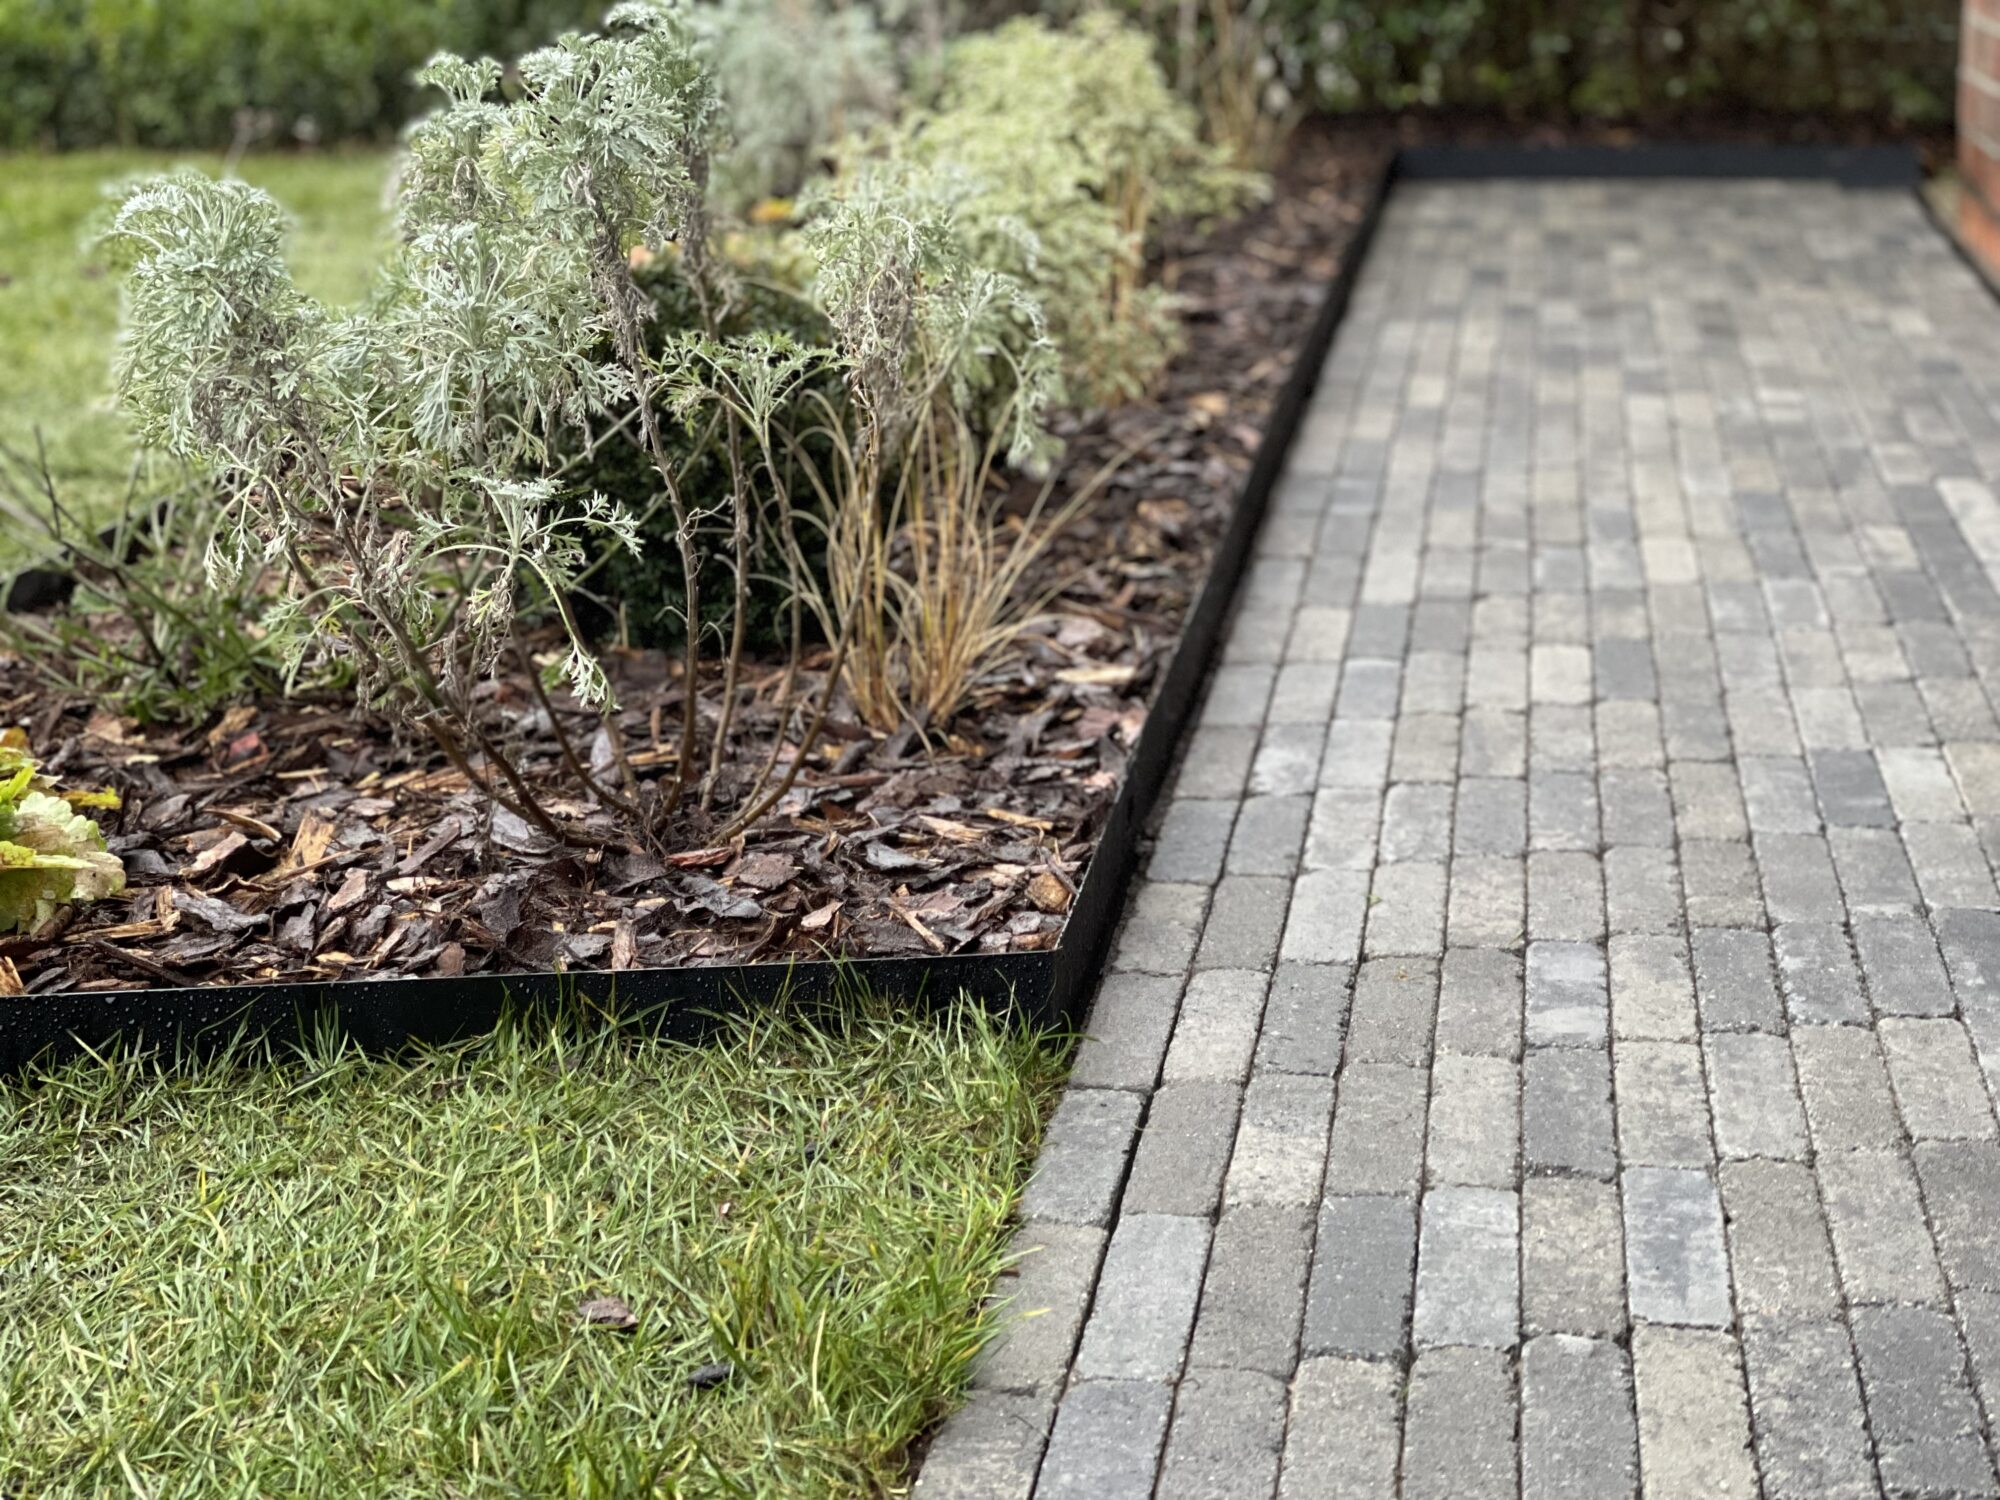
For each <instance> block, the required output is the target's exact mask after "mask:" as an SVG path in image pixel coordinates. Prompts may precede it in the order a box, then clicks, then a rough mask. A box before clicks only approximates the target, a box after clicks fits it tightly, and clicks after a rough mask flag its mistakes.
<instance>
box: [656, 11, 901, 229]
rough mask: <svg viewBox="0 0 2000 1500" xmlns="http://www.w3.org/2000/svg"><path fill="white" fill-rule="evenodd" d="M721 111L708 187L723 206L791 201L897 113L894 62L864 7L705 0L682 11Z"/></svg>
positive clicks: (887, 45)
mask: <svg viewBox="0 0 2000 1500" xmlns="http://www.w3.org/2000/svg"><path fill="white" fill-rule="evenodd" d="M687 17H688V24H689V25H690V27H692V29H693V31H694V34H695V37H696V40H697V42H698V44H699V46H700V48H701V52H702V56H703V57H704V58H705V59H706V60H707V62H708V64H709V66H710V68H712V69H713V71H714V74H715V79H716V84H717V86H718V87H719V88H720V89H721V92H722V97H723V99H724V100H725V101H726V103H727V105H728V108H729V136H730V143H729V150H728V152H727V153H725V154H724V155H723V156H722V157H721V158H720V159H719V160H718V161H717V164H716V171H715V178H714V188H715V191H716V194H717V196H718V198H719V199H720V200H721V201H722V202H723V203H724V204H726V205H727V206H729V207H731V208H737V209H741V208H744V207H747V206H749V205H751V204H753V203H755V202H756V201H757V200H759V199H761V198H769V197H785V198H789V197H791V196H793V195H795V194H796V193H797V192H798V190H799V189H800V188H801V187H803V186H804V185H805V184H806V183H807V182H808V181H810V180H811V179H812V178H813V176H814V175H816V173H817V171H818V170H819V169H820V167H821V166H822V164H823V163H824V161H825V159H826V157H827V156H828V154H829V153H830V152H832V151H834V150H836V149H837V148H838V147H839V145H840V143H841V142H842V140H844V139H845V138H846V137H848V136H849V135H851V134H854V133H855V132H858V131H861V130H865V129H867V128H868V127H870V126H873V125H877V124H880V123H881V122H883V121H885V120H888V119H890V118H891V117H892V116H893V115H894V113H895V109H896V103H897V94H898V81H897V76H896V59H895V55H894V50H893V48H892V46H891V44H890V41H889V39H888V38H887V37H886V36H884V35H883V34H882V33H881V31H880V30H878V29H877V26H876V23H875V17H874V13H873V12H872V11H871V10H870V9H869V8H868V7H867V6H866V5H861V4H856V3H851V0H850V3H841V0H712V3H709V4H701V5H696V6H694V7H692V8H691V9H690V10H689V11H688V12H687Z"/></svg>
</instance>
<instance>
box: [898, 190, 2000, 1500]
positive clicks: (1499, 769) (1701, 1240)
mask: <svg viewBox="0 0 2000 1500" xmlns="http://www.w3.org/2000/svg"><path fill="white" fill-rule="evenodd" d="M1379 234H1380V239H1379V241H1378V244H1377V248H1376V251H1375V253H1374V255H1373V257H1372V258H1371V260H1370V261H1369V262H1368V264H1367V265H1366V267H1365V268H1364V269H1363V271H1362V273H1361V276H1360V279H1359V281H1358V283H1357V286H1356V288H1355V295H1354V298H1353V301H1352V304H1351V306H1350V308H1349V311H1348V313H1347V316H1346V320H1345V322H1344V323H1343V326H1342V329H1341V331H1340V334H1339V336H1338V338H1337V339H1336V342H1335V345H1334V347H1333V349H1332V351H1331V352H1330V354H1329V357H1328V364H1327V369H1326V373H1325V376H1324V378H1323V379H1322V380H1321V381H1320V382H1319V385H1318V388H1317V390H1316V392H1315V394H1314V396H1313V398H1312V401H1311V403H1310V406H1309V409H1308V411H1307V413H1306V415H1305V418H1304V421H1303V424H1302V428H1301V431H1300V433H1299V435H1298V438H1297V440H1296V442H1295V444H1294V447H1293V450H1292V453H1291V455H1290V459H1289V467H1288V469H1287V472H1286V473H1285V475H1284V476H1283V478H1282V479H1281V481H1280V484H1279V486H1278V489H1277V491H1276V493H1275V494H1274V496H1273V500H1272V505H1271V507H1270V512H1269V516H1268V519H1267V522H1266V524H1265V527H1264V530H1263V533H1262V535H1261V537H1260V538H1259V540H1258V543H1257V546H1256V550H1255V553H1254V556H1253V559H1252V562H1251V565H1250V567H1249V568H1248V570H1247V572H1246V575H1245V578H1244V580H1243V584H1242V588H1241V591H1240V598H1239V601H1238V604H1237V608H1236V613H1235V615H1234V617H1233V619H1232V621H1231V623H1230V625H1229V627H1228V630H1227V632H1226V639H1225V641H1224V643H1223V645H1222V648H1221V651H1220V653H1219V657H1218V661H1217V663H1216V664H1215V667H1214V671H1213V675H1212V678H1211V681H1210V684H1209V686H1208V688H1207V691H1206V696H1205V699H1204V702H1203V704H1202V707H1201V709H1200V712H1199V715H1198V721H1197V723H1196V725H1195V726H1194V727H1193V729H1192V731H1191V733H1190V735H1189V737H1188V741H1187V745H1186V750H1185V754H1184V756H1183V759H1182V762H1181V765H1180V767H1179V769H1178V772H1177V773H1176V775H1175V777H1174V780H1173V782H1172V784H1171V785H1170V786H1169V787H1168V788H1167V791H1166V796H1165V798H1164V800H1163V801H1162V803H1161V805H1160V807H1159V810H1158V819H1157V821H1156V824H1155V826H1154V828H1153V830H1152V832H1153V834H1154V837H1153V841H1152V843H1151V845H1150V847H1149V848H1148V849H1147V850H1146V851H1145V854H1144V858H1143V860H1142V862H1141V866H1140V868H1141V869H1142V870H1143V871H1144V872H1145V873H1144V878H1142V879H1141V880H1139V881H1138V882H1137V883H1135V885H1134V887H1133V889H1132V891H1131V892H1130V893H1129V898H1128V901H1127V909H1126V913H1125V916H1124V919H1123V923H1122V926H1121V929H1120V931H1119V934H1118V937H1117V940H1116V942H1115V943H1114V945H1113V949H1112V953H1111V956H1110V960H1109V962H1108V964H1107V965H1106V973H1105V975H1104V976H1103V978H1102V980H1101V983H1100V989H1099V993H1098V996H1097V998H1096V1002H1095V1005H1094V1007H1093V1010H1092V1012H1091V1014H1090V1016H1089V1018H1088V1020H1087V1023H1086V1025H1085V1028H1084V1030H1085V1037H1084V1040H1083V1041H1082V1043H1081V1045H1080V1046H1079V1049H1078V1053H1077V1058H1076V1063H1075V1066H1074V1070H1073V1075H1072V1079H1071V1088H1070V1092H1069V1093H1068V1094H1067V1095H1066V1096H1065V1098H1064V1100H1063V1101H1062V1103H1061V1104H1060V1105H1059V1107H1058V1108H1057V1110H1056V1112H1055V1114H1054V1117H1053V1118H1052V1120H1051V1121H1050V1124H1049V1128H1048V1131H1047V1134H1046V1139H1045V1143H1044V1147H1043V1152H1042V1159H1041V1161H1040V1163H1039V1164H1038V1170H1037V1172H1036V1174H1035V1176H1034V1178H1033V1180H1032V1181H1031V1182H1030V1184H1029V1185H1028V1187H1027V1189H1026V1192H1025V1194H1024V1196H1023V1199H1022V1202H1021V1208H1020V1217H1021V1222H1020V1224H1019V1226H1018V1227H1017V1229H1016V1232H1015V1236H1014V1240H1013V1245H1012V1249H1013V1250H1014V1251H1016V1252H1018V1253H1019V1256H1020V1259H1019V1260H1018V1263H1017V1264H1016V1265H1015V1266H1014V1268H1013V1269H1010V1270H1009V1271H1008V1272H1007V1273H1006V1274H1005V1275H1004V1276H1003V1277H1002V1279H1001V1281H1000V1283H999V1285H998V1286H997V1287H996V1288H995V1297H996V1299H998V1300H999V1301H1000V1302H1002V1303H1004V1304H1005V1305H1006V1306H1005V1309H1004V1310H1003V1311H1002V1312H1001V1314H1000V1316H999V1323H1000V1327H1001V1333H1000V1335H999V1336H998V1337H997V1338H996V1340H995V1341H994V1343H993V1344H992V1346H991V1347H990V1349H989V1350H988V1351H987V1352H986V1353H985V1354H984V1355H983V1356H982V1358H981V1359H980V1361H979V1362H978V1364H977V1365H976V1366H975V1369H974V1374H973V1390H974V1395H973V1398H972V1401H971V1404H970V1405H969V1406H968V1407H966V1409H965V1410H964V1411H962V1412H960V1413H959V1414H958V1415H956V1416H954V1417H952V1418H950V1419H949V1420H948V1421H947V1422H946V1423H945V1425H944V1426H943V1427H942V1428H941V1429H940V1431H939V1433H938V1436H937V1438H936V1439H935V1442H934V1444H933V1446H932V1448H931V1451H930V1457H929V1460H928V1462H927V1464H926V1466H925V1468H924V1471H923V1473H922V1475H921V1477H920V1479H919V1484H918V1489H917V1491H916V1493H917V1494H918V1495H919V1496H921V1497H925V1500H937V1497H945V1500H955V1497H959V1496H972V1495H979V1496H982V1497H985V1496H992V1497H998V1500H1006V1497H1009V1496H1018V1497H1024V1500H1025V1497H1027V1496H1029V1495H1030V1494H1031V1493H1032V1494H1039V1495H1045V1496H1046V1495H1089V1496H1092V1497H1100V1496H1102V1497H1116V1496H1121V1495H1133V1496H1138V1495H1146V1494H1158V1495H1190V1496H1205V1495H1213V1496H1232V1497H1233V1496H1236V1495H1249V1496H1273V1495H1275V1496H1278V1497H1284V1500H1307V1497H1313V1500H1318V1497H1339V1500H1358V1497H1368V1500H1420V1497H1431V1496H1437V1497H1453V1500H1459V1497H1464V1500H1479V1497H1485V1496H1489V1495H1490V1496H1496V1497H1498V1496H1505V1497H1509V1500H1522V1497H1560V1496H1572V1495H1573V1496H1577V1497H1579V1500H1582V1497H1588V1500H1617V1497H1620V1496H1629V1497H1637V1496H1638V1495H1641V1494H1643V1495H1644V1496H1645V1497H1646V1500H1683V1497H1686V1500H1695V1497H1701V1500H1752V1497H1755V1500H1793V1497H1797V1500H1843V1497H1848V1496H1852V1497H1855V1500H1868V1497H1874V1496H1899V1497H1900V1496H1911V1497H1916V1496H1922V1497H1937V1500H1941V1497H1945V1496H1986V1497H1993V1500H2000V1476H1996V1471H1995V1468H1994V1452H1993V1449H1992V1446H1991V1445H1992V1443H1993V1440H1994V1439H1995V1437H1996V1436H2000V1212H1996V1209H1995V1205H1996V1204H2000V1119H1996V1115H1995V1112H1994V1101H1995V1099H1996V1098H2000V885H1996V882H1995V876H1994V872H1995V870H1996V868H2000V719H1996V716H1995V712H1994V704H1995V702H1996V701H2000V588H1996V586H1995V580H1996V579H2000V495H1996V493H1995V485H1996V479H2000V417H1996V415H1995V402H1996V400H2000V311H1996V309H1995V307H1994V304H1993V302H1992V300H1991V298H1990V297H1989V295H1988V294H1987V293H1986V292H1985V291H1984V290H1983V289H1981V288H1980V287H1979V286H1978V284H1977V283H1976V282H1975V281H1974V280H1973V279H1972V278H1971V276H1970V274H1969V273H1968V272H1967V271H1966V269H1965V268H1964V267H1963V266H1962V265H1961V264H1960V263H1959V262H1958V261H1957V260H1956V259H1955V258H1954V257H1953V256H1952V255H1951V254H1950V253H1949V251H1948V250H1947V249H1946V248H1945V246H1944V245H1943V244H1942V243H1941V241H1940V240H1939V239H1938V238H1937V236H1936V235H1935V232H1934V231H1933V230H1932V229H1931V227H1930V226H1929V224H1928V223H1927V221H1926V220H1925V219H1924V218H1923V217H1922V216H1921V213H1920V211H1919V210H1918V208H1917V207H1916V205H1915V204H1914V203H1913V202H1912V201H1911V200H1910V198H1909V197H1908V196H1907V195H1900V194H1894V195H1892V194H1878V193H1873V192H1867V191H1860V190H1850V189H1841V188H1835V187H1832V186H1829V185H1827V184H1824V183H1810V182H1737V183H1723V182H1703V183H1675V182H1656V183H1640V182H1490V183H1436V184H1433V183H1406V184H1404V185H1402V186H1400V187H1399V188H1398V189H1397V190H1396V193H1395V195H1394V197H1393V199H1392V201H1391V203H1390V205H1389V208H1388V211H1387V214H1386V217H1385V218H1384V221H1383V223H1382V225H1381V228H1380V231H1379Z"/></svg>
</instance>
